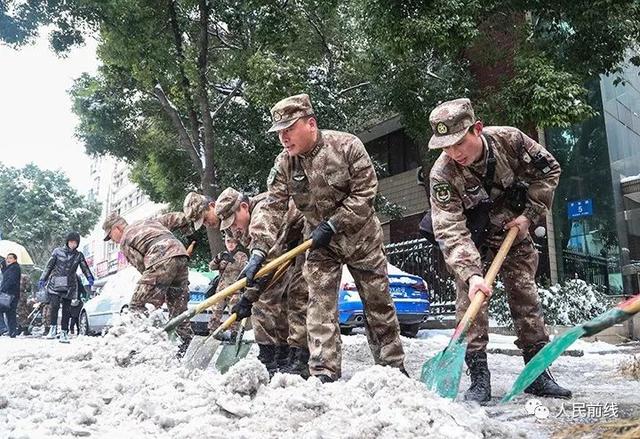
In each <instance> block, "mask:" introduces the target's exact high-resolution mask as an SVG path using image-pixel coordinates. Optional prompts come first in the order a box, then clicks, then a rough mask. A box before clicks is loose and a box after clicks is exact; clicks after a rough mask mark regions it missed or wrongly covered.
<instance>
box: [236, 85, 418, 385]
mask: <svg viewBox="0 0 640 439" xmlns="http://www.w3.org/2000/svg"><path fill="white" fill-rule="evenodd" d="M271 117H272V121H273V125H272V126H271V128H270V129H269V131H270V132H276V133H278V137H279V139H280V143H281V144H282V146H283V147H284V150H283V151H282V152H281V153H280V154H279V155H278V156H277V158H276V159H275V164H274V167H273V168H272V169H271V172H270V174H269V177H268V180H267V186H268V193H269V195H268V197H267V199H266V200H265V202H264V206H263V209H264V218H265V220H264V222H263V226H262V227H260V228H256V229H254V230H252V231H251V256H250V258H249V268H250V269H249V270H247V281H253V277H254V276H255V273H256V272H257V270H258V269H259V268H260V266H262V264H263V262H264V260H265V257H264V255H266V253H267V252H268V250H269V249H270V248H271V247H272V245H273V243H274V242H275V240H276V237H277V234H278V230H279V229H280V226H281V224H282V223H283V219H284V217H285V213H286V212H287V210H288V209H289V201H290V200H291V199H293V202H294V203H295V206H296V207H297V208H298V210H300V211H301V212H302V214H303V215H304V218H305V233H304V235H305V236H311V239H312V240H313V244H312V246H311V250H310V251H309V252H308V253H307V255H306V262H305V264H304V270H303V273H304V278H305V279H306V281H307V283H308V284H309V303H308V309H307V331H308V345H309V351H310V354H311V357H310V360H309V368H310V372H311V374H312V375H314V376H317V377H318V378H319V379H320V380H321V381H322V382H331V381H335V380H336V379H338V378H340V376H341V374H342V368H341V355H342V354H341V340H340V326H339V319H338V309H337V304H338V288H339V284H340V279H341V276H342V267H343V265H344V264H346V265H347V268H348V269H349V271H350V272H351V274H352V276H353V278H354V280H355V282H356V285H357V286H358V293H359V294H360V297H361V299H362V303H363V306H364V315H365V327H366V332H367V338H368V341H369V346H370V348H371V352H372V354H373V358H374V360H375V362H376V364H381V365H388V366H393V367H397V368H399V369H400V370H401V371H403V372H404V373H406V372H405V370H404V351H403V348H402V344H401V342H400V329H399V325H398V318H397V315H396V310H395V306H394V304H393V301H392V300H391V296H390V294H389V278H388V276H387V259H386V257H385V253H384V247H383V244H384V239H383V233H382V227H381V226H380V221H379V220H378V217H377V216H376V214H375V210H374V200H375V197H376V194H377V190H378V180H377V177H376V174H375V170H374V167H373V163H372V162H371V159H370V158H369V154H367V151H366V150H365V147H364V145H363V144H362V142H361V141H360V139H358V138H357V137H356V136H354V135H352V134H348V133H343V132H339V131H330V130H320V129H319V128H318V124H317V120H316V115H315V113H314V111H313V107H312V106H311V101H310V100H309V96H307V95H306V94H301V95H296V96H291V97H288V98H286V99H283V100H281V101H280V102H278V103H277V104H275V105H274V106H273V108H272V109H271Z"/></svg>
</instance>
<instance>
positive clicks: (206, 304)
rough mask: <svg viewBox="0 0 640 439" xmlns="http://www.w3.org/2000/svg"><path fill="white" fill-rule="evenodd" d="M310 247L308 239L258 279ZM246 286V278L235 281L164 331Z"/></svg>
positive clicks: (178, 318) (259, 273)
mask: <svg viewBox="0 0 640 439" xmlns="http://www.w3.org/2000/svg"><path fill="white" fill-rule="evenodd" d="M310 247H311V240H310V239H308V240H306V241H305V242H303V243H302V244H300V245H299V246H297V247H296V248H294V249H292V250H289V251H288V252H286V253H284V254H283V255H280V256H278V257H277V258H275V259H274V260H273V261H271V262H269V263H267V264H266V265H265V266H264V267H262V268H261V269H260V271H258V273H257V274H256V278H259V277H263V276H264V275H266V274H268V273H271V272H272V271H273V270H275V269H277V268H278V267H280V265H282V264H283V263H285V262H286V261H288V260H290V259H295V258H296V257H297V256H298V255H300V254H302V253H304V252H305V251H307V250H308V249H309V248H310ZM246 286H247V279H246V278H243V279H240V280H237V281H235V282H234V283H232V284H231V285H229V286H228V287H226V288H224V289H223V290H222V291H219V292H218V293H216V294H214V295H213V296H211V297H209V298H208V299H206V300H204V301H203V302H201V303H199V304H198V305H196V306H194V307H193V308H191V309H187V310H186V311H184V312H182V313H181V314H179V315H177V316H175V317H174V318H172V319H171V320H169V322H168V323H167V324H166V325H165V327H164V330H165V331H167V332H172V331H174V330H175V329H176V328H177V327H178V325H179V324H180V323H182V322H184V321H185V320H189V319H190V318H191V317H193V316H195V315H196V314H199V313H201V312H202V311H204V310H206V309H207V308H209V307H210V306H212V305H215V304H216V303H218V302H220V301H221V300H222V299H224V298H225V297H229V296H231V295H232V294H234V293H235V292H236V291H238V290H241V289H242V288H244V287H246Z"/></svg>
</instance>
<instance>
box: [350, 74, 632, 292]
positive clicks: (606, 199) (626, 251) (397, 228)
mask: <svg viewBox="0 0 640 439" xmlns="http://www.w3.org/2000/svg"><path fill="white" fill-rule="evenodd" d="M638 73H639V72H638V69H637V68H633V67H630V68H627V69H626V70H625V72H624V74H623V78H624V81H622V82H621V83H617V81H616V78H614V77H607V76H602V77H601V78H599V80H597V81H593V82H592V83H590V84H588V88H589V91H590V93H589V100H590V103H591V105H592V106H593V107H594V108H595V109H596V110H597V112H598V113H597V115H596V116H594V117H593V118H591V119H589V120H586V121H584V122H583V123H581V124H578V125H575V126H572V127H570V128H566V129H547V130H545V131H540V132H539V141H540V143H542V144H543V145H545V146H546V147H547V148H548V149H549V150H550V151H551V152H552V153H553V154H554V156H555V157H556V158H557V159H558V161H559V162H560V164H561V166H562V169H563V173H562V177H561V179H560V184H559V186H558V189H557V191H556V194H555V198H554V204H553V208H552V211H551V212H550V215H549V216H548V218H547V221H546V233H547V236H546V237H542V238H537V237H536V238H534V239H535V241H536V246H537V248H538V249H539V251H540V256H541V258H540V268H539V270H538V277H539V280H540V281H541V282H547V281H548V282H552V283H555V282H558V281H563V280H566V279H571V278H580V279H584V280H586V281H587V282H590V283H594V284H598V285H601V286H602V287H603V288H605V290H606V291H607V292H608V293H610V294H625V295H629V294H632V293H634V292H638V291H639V290H640V286H639V280H640V116H639V115H640V80H639V78H640V76H638ZM425 123H427V122H426V121H425ZM358 136H359V137H360V139H361V140H362V141H363V142H364V143H365V146H366V148H367V150H368V151H369V154H370V155H371V157H372V158H373V159H374V160H375V161H376V162H377V163H378V164H380V165H382V168H383V171H382V173H381V175H380V179H379V191H380V194H381V195H383V196H384V197H385V198H386V199H387V200H388V201H389V202H392V203H394V204H396V205H399V206H401V207H403V208H404V212H403V214H402V218H397V219H391V218H388V217H385V216H384V215H382V216H381V221H382V222H383V229H384V232H385V240H386V242H387V243H398V242H402V241H410V240H414V239H417V238H419V237H420V236H419V233H418V227H417V226H418V223H419V221H420V218H421V217H422V215H423V214H424V212H425V210H426V208H427V206H428V195H427V192H426V191H425V188H424V186H421V185H419V184H418V179H417V177H416V173H417V169H418V167H419V166H420V152H421V151H420V148H424V147H425V146H424V145H418V144H417V143H416V142H415V141H413V140H412V139H411V138H410V137H409V136H408V135H407V134H406V133H405V131H404V129H403V127H402V124H401V120H400V117H399V116H396V117H393V118H390V119H389V120H387V121H384V122H382V123H379V124H377V125H375V126H373V127H370V128H369V129H367V130H364V131H363V132H361V133H359V134H358ZM423 155H424V154H423ZM436 158H437V154H427V160H426V162H425V168H429V167H430V166H431V165H432V164H433V162H435V159H436Z"/></svg>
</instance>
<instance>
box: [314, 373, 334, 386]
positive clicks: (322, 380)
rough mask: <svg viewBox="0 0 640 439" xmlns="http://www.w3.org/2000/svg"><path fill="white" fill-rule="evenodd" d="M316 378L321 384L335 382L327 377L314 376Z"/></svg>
mask: <svg viewBox="0 0 640 439" xmlns="http://www.w3.org/2000/svg"><path fill="white" fill-rule="evenodd" d="M316 378H318V379H319V380H320V382H321V383H322V384H328V383H333V382H335V381H336V380H334V379H333V378H331V377H330V376H329V375H316Z"/></svg>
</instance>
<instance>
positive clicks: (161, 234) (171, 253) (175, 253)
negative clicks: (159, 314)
mask: <svg viewBox="0 0 640 439" xmlns="http://www.w3.org/2000/svg"><path fill="white" fill-rule="evenodd" d="M185 218H186V216H185V215H184V214H183V213H170V214H166V215H161V216H159V217H158V218H154V219H148V220H142V221H136V222H134V223H132V224H129V223H128V222H127V221H126V220H125V219H124V218H122V217H121V216H120V215H118V213H117V212H111V213H110V214H109V215H108V216H107V218H106V219H105V221H104V223H103V225H102V229H103V230H104V232H105V238H104V240H105V241H109V240H112V241H113V242H115V243H116V244H120V251H121V252H122V253H123V254H124V256H125V257H126V258H127V261H129V263H130V264H131V265H133V266H134V267H136V269H137V270H138V271H139V272H140V273H141V274H142V277H141V278H140V280H139V281H138V284H137V286H136V289H135V291H134V293H133V297H132V298H131V302H130V304H129V310H130V312H132V313H134V314H137V315H139V316H143V315H145V314H146V313H147V308H146V304H151V305H153V306H154V307H155V308H156V309H159V308H160V307H162V304H163V303H166V304H167V307H168V308H169V316H170V317H171V318H173V317H175V316H177V315H178V314H180V313H182V312H183V311H185V310H186V309H187V303H188V302H189V288H188V284H189V270H188V267H187V263H188V261H189V256H188V253H187V250H186V249H185V247H184V245H183V244H182V243H181V242H180V241H179V240H178V239H177V238H176V237H175V236H174V235H173V234H172V233H171V231H172V230H176V229H177V228H181V227H185V226H187V222H188V220H185ZM176 332H177V334H178V335H179V336H180V339H181V341H182V343H181V345H180V348H179V351H178V356H180V357H181V356H182V355H184V352H185V351H186V349H187V346H188V345H189V342H190V341H191V339H192V338H193V332H192V330H191V324H190V322H189V321H188V320H186V321H184V322H182V323H181V324H180V325H179V326H178V328H176Z"/></svg>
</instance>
